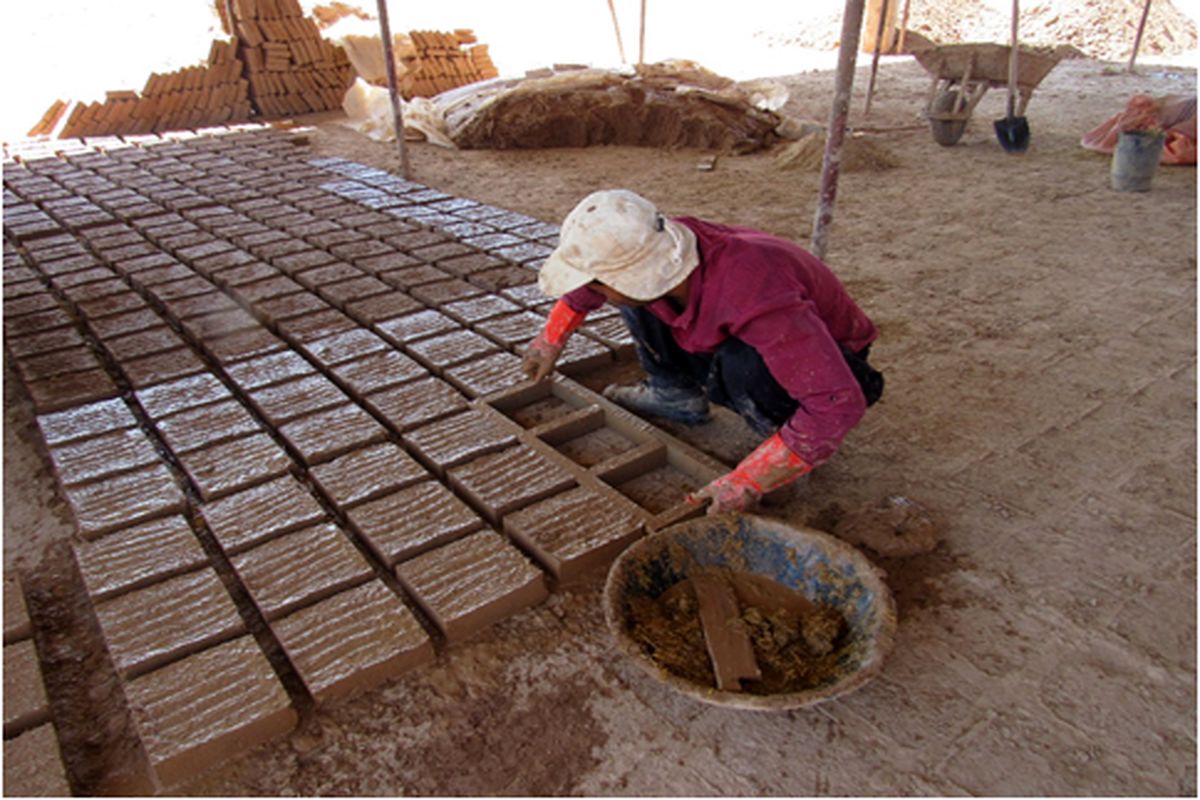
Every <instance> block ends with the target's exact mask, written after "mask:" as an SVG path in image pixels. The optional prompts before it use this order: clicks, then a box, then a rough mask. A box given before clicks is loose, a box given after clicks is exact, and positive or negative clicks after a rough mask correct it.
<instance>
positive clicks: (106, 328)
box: [88, 295, 163, 339]
mask: <svg viewBox="0 0 1200 800" xmlns="http://www.w3.org/2000/svg"><path fill="white" fill-rule="evenodd" d="M134 296H135V297H136V295H134ZM162 325H163V318H162V317H160V316H159V315H158V313H157V312H155V311H154V310H153V309H151V308H149V307H148V306H145V304H143V307H142V308H138V309H135V310H133V311H125V312H123V313H119V314H109V315H107V316H104V317H100V318H98V319H92V320H89V322H88V327H89V328H91V329H92V332H93V333H95V334H96V336H98V337H99V338H101V339H113V338H115V337H117V336H121V335H124V334H127V333H136V332H137V331H144V330H149V329H151V328H155V327H162Z"/></svg>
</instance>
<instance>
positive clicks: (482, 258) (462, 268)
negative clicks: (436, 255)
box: [437, 252, 504, 278]
mask: <svg viewBox="0 0 1200 800" xmlns="http://www.w3.org/2000/svg"><path fill="white" fill-rule="evenodd" d="M503 265H504V261H503V260H501V259H499V258H496V257H495V256H492V255H488V254H487V253H476V252H470V253H469V254H467V255H460V256H456V257H454V258H445V259H441V260H439V261H438V263H437V266H438V269H442V270H445V271H446V272H449V273H450V274H451V275H454V276H456V277H459V278H465V277H468V276H470V275H473V274H475V273H476V272H483V271H484V270H488V269H492V268H494V267H499V266H503Z"/></svg>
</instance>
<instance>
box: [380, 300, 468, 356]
mask: <svg viewBox="0 0 1200 800" xmlns="http://www.w3.org/2000/svg"><path fill="white" fill-rule="evenodd" d="M461 329H462V328H461V326H460V325H459V324H458V323H457V322H455V321H454V320H452V319H451V318H450V317H447V316H446V315H445V314H443V313H442V312H440V311H435V310H433V309H427V310H425V311H418V312H417V313H415V314H405V315H404V316H402V317H396V318H394V319H389V320H387V321H385V322H380V323H378V324H377V325H375V326H374V330H375V331H376V332H377V333H378V334H379V335H380V336H382V337H383V338H384V339H386V340H387V341H389V342H391V343H392V344H394V345H396V346H397V347H400V346H402V345H404V344H406V343H408V342H415V341H417V340H419V339H424V338H428V337H431V336H437V335H439V334H444V333H449V332H450V331H455V330H461Z"/></svg>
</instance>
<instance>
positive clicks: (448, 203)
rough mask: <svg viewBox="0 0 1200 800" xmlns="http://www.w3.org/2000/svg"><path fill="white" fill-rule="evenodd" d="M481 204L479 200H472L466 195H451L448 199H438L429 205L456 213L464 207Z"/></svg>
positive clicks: (439, 209)
mask: <svg viewBox="0 0 1200 800" xmlns="http://www.w3.org/2000/svg"><path fill="white" fill-rule="evenodd" d="M478 205H479V201H477V200H471V199H469V198H466V197H451V198H449V199H446V200H438V201H436V202H433V203H430V204H429V207H430V208H432V209H436V210H437V211H444V212H446V213H448V214H456V213H458V212H459V211H463V210H464V209H468V208H474V207H476V206H478Z"/></svg>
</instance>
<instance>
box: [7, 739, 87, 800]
mask: <svg viewBox="0 0 1200 800" xmlns="http://www.w3.org/2000/svg"><path fill="white" fill-rule="evenodd" d="M4 791H5V794H7V795H9V796H11V797H70V796H71V785H70V783H69V781H68V780H67V773H66V770H65V768H64V767H63V762H62V754H61V753H60V752H59V746H58V736H57V734H56V733H55V731H54V726H53V725H51V724H43V725H38V726H35V727H33V728H29V729H28V730H26V731H25V732H24V733H21V734H20V735H18V736H17V737H16V738H13V739H5V740H4Z"/></svg>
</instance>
